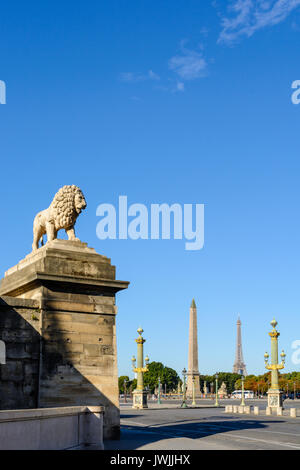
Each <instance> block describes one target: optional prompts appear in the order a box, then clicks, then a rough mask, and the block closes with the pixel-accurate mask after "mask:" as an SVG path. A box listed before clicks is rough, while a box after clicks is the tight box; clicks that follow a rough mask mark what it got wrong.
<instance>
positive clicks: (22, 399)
mask: <svg viewBox="0 0 300 470" xmlns="http://www.w3.org/2000/svg"><path fill="white" fill-rule="evenodd" d="M39 314H40V310H39V303H38V301H36V300H25V299H17V298H13V297H1V298H0V340H2V341H4V343H5V346H6V364H2V365H0V409H1V410H9V409H20V408H35V407H37V405H38V376H39V353H40V334H39Z"/></svg>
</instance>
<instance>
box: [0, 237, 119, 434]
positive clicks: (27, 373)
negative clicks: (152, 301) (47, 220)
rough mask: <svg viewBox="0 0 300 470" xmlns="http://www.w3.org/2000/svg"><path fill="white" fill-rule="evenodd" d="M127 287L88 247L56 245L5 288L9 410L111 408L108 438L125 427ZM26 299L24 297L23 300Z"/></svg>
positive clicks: (5, 405) (2, 328) (1, 308)
mask: <svg viewBox="0 0 300 470" xmlns="http://www.w3.org/2000/svg"><path fill="white" fill-rule="evenodd" d="M127 286H128V283H127V282H123V281H116V280H115V267H114V266H111V264H110V260H109V259H108V258H106V257H104V256H101V255H98V254H97V253H96V252H95V251H94V250H93V249H91V248H88V247H87V245H86V244H83V243H81V242H76V241H71V242H70V241H66V240H53V241H52V242H50V243H47V245H45V246H44V247H42V248H39V249H38V250H37V251H35V252H34V253H33V254H31V255H29V256H27V257H26V258H25V259H24V260H23V261H21V262H20V263H19V264H18V265H17V266H16V267H14V268H12V269H10V270H9V271H8V272H7V273H6V276H5V278H4V279H3V280H2V282H1V285H0V293H1V294H2V295H7V294H10V296H6V297H2V299H3V300H2V301H1V302H0V340H4V341H5V342H6V345H7V348H8V353H7V365H5V366H1V369H0V373H1V379H2V384H3V383H4V387H2V384H1V387H0V399H1V402H0V403H1V404H0V406H1V408H2V409H9V408H16V409H18V408H19V409H20V408H23V409H24V408H28V407H53V406H71V405H76V406H77V405H93V406H99V405H103V406H105V414H104V436H105V437H107V438H113V437H118V434H119V429H120V414H119V401H118V400H119V397H118V371H117V352H116V325H115V315H116V312H117V308H116V306H115V294H116V292H117V291H119V290H122V289H126V288H127ZM17 296H18V297H17Z"/></svg>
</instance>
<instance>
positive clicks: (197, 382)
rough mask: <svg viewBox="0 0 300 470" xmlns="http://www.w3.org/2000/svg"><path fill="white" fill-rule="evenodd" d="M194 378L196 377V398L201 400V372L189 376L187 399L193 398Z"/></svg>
mask: <svg viewBox="0 0 300 470" xmlns="http://www.w3.org/2000/svg"><path fill="white" fill-rule="evenodd" d="M193 377H195V398H201V392H200V378H199V372H198V373H195V374H189V373H188V374H187V381H186V396H187V398H193Z"/></svg>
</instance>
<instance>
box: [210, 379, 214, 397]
mask: <svg viewBox="0 0 300 470" xmlns="http://www.w3.org/2000/svg"><path fill="white" fill-rule="evenodd" d="M213 392H214V383H213V382H211V383H210V396H211V399H212V400H213Z"/></svg>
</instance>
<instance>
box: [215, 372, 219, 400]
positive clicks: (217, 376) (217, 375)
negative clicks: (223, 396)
mask: <svg viewBox="0 0 300 470" xmlns="http://www.w3.org/2000/svg"><path fill="white" fill-rule="evenodd" d="M218 378H219V374H218V372H216V401H215V406H219V399H218Z"/></svg>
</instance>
